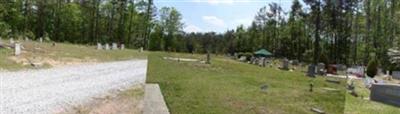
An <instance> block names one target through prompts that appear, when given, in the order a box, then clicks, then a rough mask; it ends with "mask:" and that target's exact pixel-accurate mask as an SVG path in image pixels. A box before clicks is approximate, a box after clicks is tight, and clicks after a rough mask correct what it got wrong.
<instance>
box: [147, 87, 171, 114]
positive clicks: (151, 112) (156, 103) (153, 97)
mask: <svg viewBox="0 0 400 114" xmlns="http://www.w3.org/2000/svg"><path fill="white" fill-rule="evenodd" d="M144 91H145V92H144V110H143V114H169V110H168V107H167V105H166V104H165V101H164V97H163V95H162V93H161V90H160V86H158V84H146V85H145V90H144Z"/></svg>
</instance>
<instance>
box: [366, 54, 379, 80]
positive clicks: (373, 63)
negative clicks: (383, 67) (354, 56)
mask: <svg viewBox="0 0 400 114" xmlns="http://www.w3.org/2000/svg"><path fill="white" fill-rule="evenodd" d="M378 65H379V63H378V61H377V60H376V59H375V58H373V59H371V60H370V61H369V62H368V66H367V76H369V77H371V78H373V77H375V75H376V74H377V73H378Z"/></svg>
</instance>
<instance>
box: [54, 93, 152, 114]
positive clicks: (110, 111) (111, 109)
mask: <svg viewBox="0 0 400 114" xmlns="http://www.w3.org/2000/svg"><path fill="white" fill-rule="evenodd" d="M127 91H129V92H131V93H132V92H137V94H135V95H126V94H125V93H122V94H119V95H116V96H107V97H105V98H98V99H95V100H94V101H93V102H91V103H89V104H85V105H81V106H75V107H74V108H73V109H70V110H67V111H63V112H60V113H59V114H142V113H143V107H144V101H143V100H144V96H143V95H144V94H143V92H144V88H143V86H141V87H140V88H139V87H137V88H135V89H131V90H127ZM127 91H126V92H127Z"/></svg>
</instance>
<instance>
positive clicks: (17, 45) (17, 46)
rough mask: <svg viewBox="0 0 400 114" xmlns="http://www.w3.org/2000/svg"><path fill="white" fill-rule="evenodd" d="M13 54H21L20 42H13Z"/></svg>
mask: <svg viewBox="0 0 400 114" xmlns="http://www.w3.org/2000/svg"><path fill="white" fill-rule="evenodd" d="M14 54H15V56H19V55H20V54H21V44H19V43H15V46H14Z"/></svg>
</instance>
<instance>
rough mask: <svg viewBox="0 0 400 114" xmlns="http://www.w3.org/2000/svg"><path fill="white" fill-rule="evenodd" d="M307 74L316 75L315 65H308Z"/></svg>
mask: <svg viewBox="0 0 400 114" xmlns="http://www.w3.org/2000/svg"><path fill="white" fill-rule="evenodd" d="M307 76H310V77H315V65H309V66H308V69H307Z"/></svg>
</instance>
